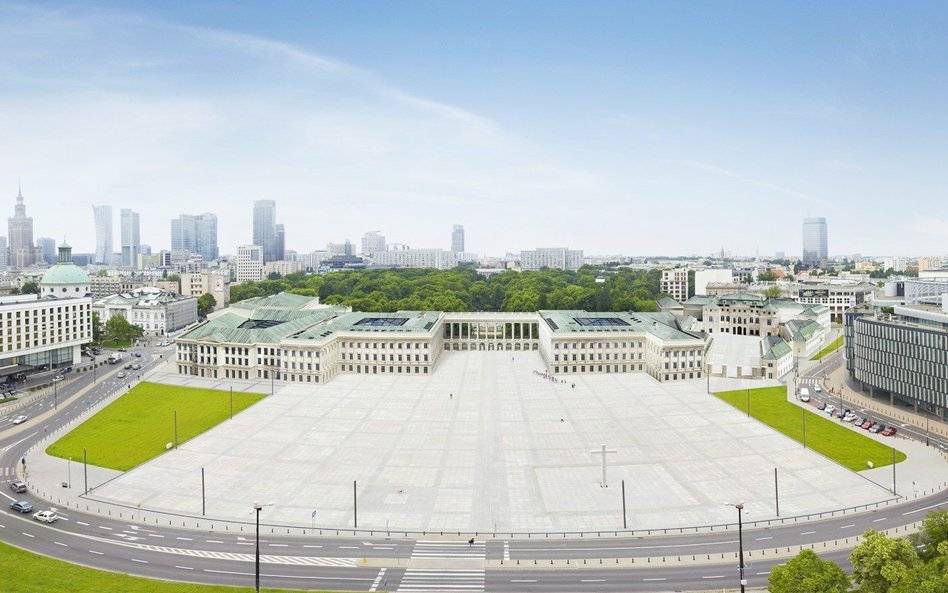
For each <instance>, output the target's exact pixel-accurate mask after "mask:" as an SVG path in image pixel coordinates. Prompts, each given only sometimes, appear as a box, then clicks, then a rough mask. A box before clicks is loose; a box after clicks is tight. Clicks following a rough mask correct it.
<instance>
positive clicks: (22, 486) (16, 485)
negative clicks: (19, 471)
mask: <svg viewBox="0 0 948 593" xmlns="http://www.w3.org/2000/svg"><path fill="white" fill-rule="evenodd" d="M10 490H13V491H14V492H16V493H17V494H22V493H23V492H26V482H24V481H22V480H13V481H12V482H10Z"/></svg>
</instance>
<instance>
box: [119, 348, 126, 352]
mask: <svg viewBox="0 0 948 593" xmlns="http://www.w3.org/2000/svg"><path fill="white" fill-rule="evenodd" d="M118 351H119V352H128V349H127V348H119V349H118Z"/></svg>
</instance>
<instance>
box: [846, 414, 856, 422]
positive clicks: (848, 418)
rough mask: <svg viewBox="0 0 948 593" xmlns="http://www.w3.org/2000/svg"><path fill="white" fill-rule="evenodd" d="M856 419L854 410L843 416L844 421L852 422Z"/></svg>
mask: <svg viewBox="0 0 948 593" xmlns="http://www.w3.org/2000/svg"><path fill="white" fill-rule="evenodd" d="M855 419H856V415H855V414H853V413H852V412H850V413H849V414H846V415H845V416H843V422H852V421H853V420H855Z"/></svg>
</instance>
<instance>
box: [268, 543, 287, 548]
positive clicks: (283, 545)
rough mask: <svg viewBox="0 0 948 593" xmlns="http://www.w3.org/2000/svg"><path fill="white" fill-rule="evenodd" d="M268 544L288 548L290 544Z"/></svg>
mask: <svg viewBox="0 0 948 593" xmlns="http://www.w3.org/2000/svg"><path fill="white" fill-rule="evenodd" d="M267 545H268V546H271V547H274V548H286V547H287V546H289V544H267Z"/></svg>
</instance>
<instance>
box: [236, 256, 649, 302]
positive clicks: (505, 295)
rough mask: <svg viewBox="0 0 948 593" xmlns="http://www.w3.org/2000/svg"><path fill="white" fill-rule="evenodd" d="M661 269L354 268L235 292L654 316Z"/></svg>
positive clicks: (328, 299)
mask: <svg viewBox="0 0 948 593" xmlns="http://www.w3.org/2000/svg"><path fill="white" fill-rule="evenodd" d="M660 280H661V271H660V270H633V269H624V268H621V269H618V270H615V271H606V272H604V271H603V270H602V269H601V268H596V267H591V266H586V267H583V268H581V269H580V270H579V271H576V272H573V271H565V270H552V269H543V270H539V271H531V272H516V271H510V270H505V271H502V272H499V273H496V274H493V275H491V276H489V277H485V276H483V275H481V274H479V273H478V272H477V271H476V270H475V269H474V268H472V267H457V268H454V269H451V270H435V269H399V270H354V271H342V272H332V273H330V274H324V275H318V274H305V273H297V274H289V275H287V276H283V277H279V276H272V277H271V278H268V279H266V280H262V281H260V282H246V283H243V284H239V285H235V286H232V287H231V291H230V301H231V302H232V303H235V302H237V301H241V300H244V299H248V298H252V297H259V296H267V295H271V294H276V293H279V292H290V293H294V294H300V295H305V296H318V297H319V298H320V302H322V303H325V304H332V305H345V306H349V307H352V309H353V310H355V311H418V310H429V311H536V310H540V309H585V310H587V311H655V310H656V305H655V299H657V298H659V297H660V296H661V293H660V292H659V285H660Z"/></svg>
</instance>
